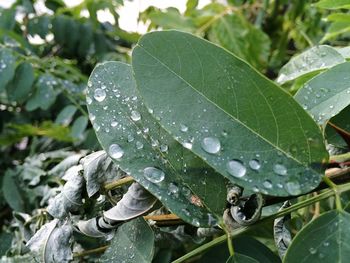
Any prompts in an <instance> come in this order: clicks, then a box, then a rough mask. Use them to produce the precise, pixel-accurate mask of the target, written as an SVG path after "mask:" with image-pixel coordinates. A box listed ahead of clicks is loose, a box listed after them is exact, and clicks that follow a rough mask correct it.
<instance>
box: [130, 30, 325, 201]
mask: <svg viewBox="0 0 350 263" xmlns="http://www.w3.org/2000/svg"><path fill="white" fill-rule="evenodd" d="M132 63H133V69H134V73H135V78H136V82H137V88H138V90H139V91H140V93H141V96H142V98H143V99H144V102H145V104H146V106H147V107H148V108H149V109H150V110H152V112H153V115H154V116H155V117H156V119H157V120H159V122H160V123H161V125H162V127H164V129H165V130H167V131H168V132H169V133H170V134H171V135H172V136H173V137H174V138H175V139H176V140H177V141H179V142H180V143H182V144H183V146H184V147H188V148H190V149H191V151H192V152H193V153H195V154H196V155H198V156H200V157H201V158H202V159H203V160H205V162H206V163H208V164H209V165H210V166H212V167H213V168H215V169H216V171H218V172H220V173H221V174H222V175H223V176H225V177H227V178H228V179H229V180H231V182H232V183H235V184H238V185H240V186H242V187H245V188H248V189H251V190H254V191H261V192H262V193H264V194H270V195H274V196H287V195H298V194H301V193H305V192H308V191H310V190H311V189H313V188H315V187H316V186H317V185H318V184H319V182H320V179H321V176H322V175H323V168H321V163H322V162H323V161H325V160H327V158H328V157H327V156H328V153H327V152H326V150H325V146H324V143H323V137H322V134H321V131H320V129H319V127H318V126H317V125H316V124H315V122H314V121H313V120H312V119H311V118H310V117H309V116H308V114H307V113H306V112H305V111H304V110H303V109H302V108H301V106H300V105H298V103H297V102H296V101H295V100H294V99H293V98H292V97H290V96H289V95H288V94H286V93H285V92H284V91H282V90H281V89H280V88H279V87H278V86H276V85H275V84H274V83H272V82H271V81H269V80H268V79H266V78H264V77H263V76H262V75H260V74H259V73H257V72H256V71H255V70H254V69H252V68H251V67H250V66H249V65H248V64H246V63H245V62H243V61H242V60H240V59H238V58H237V57H235V56H233V55H232V54H231V53H229V52H227V51H226V50H224V49H221V48H219V47H217V46H216V45H213V44H211V43H209V42H207V41H205V40H203V39H200V38H197V37H195V36H193V35H190V34H187V33H182V32H177V31H163V32H152V33H148V34H146V35H144V36H143V37H142V38H141V39H140V41H139V43H138V45H137V46H136V47H135V48H134V51H133V62H132ZM154 76H157V77H154ZM286 127H287V128H286ZM184 128H185V129H184ZM189 142H190V144H189Z"/></svg>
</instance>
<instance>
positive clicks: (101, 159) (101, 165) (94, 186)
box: [80, 151, 125, 197]
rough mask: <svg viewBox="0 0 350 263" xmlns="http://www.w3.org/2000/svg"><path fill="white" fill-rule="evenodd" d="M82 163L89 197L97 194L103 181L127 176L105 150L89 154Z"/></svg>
mask: <svg viewBox="0 0 350 263" xmlns="http://www.w3.org/2000/svg"><path fill="white" fill-rule="evenodd" d="M80 163H81V164H82V165H83V169H84V178H85V180H86V190H87V193H88V196H89V197H91V196H93V195H94V194H96V193H97V192H98V191H99V190H100V188H101V185H102V184H103V183H106V182H108V181H111V180H116V179H119V178H122V177H124V176H125V173H124V172H122V171H121V170H120V169H118V167H117V166H116V165H115V164H114V163H113V162H112V160H111V158H109V157H108V155H107V153H106V152H105V151H98V152H94V153H92V154H89V155H87V156H86V157H84V158H83V159H82V160H81V161H80Z"/></svg>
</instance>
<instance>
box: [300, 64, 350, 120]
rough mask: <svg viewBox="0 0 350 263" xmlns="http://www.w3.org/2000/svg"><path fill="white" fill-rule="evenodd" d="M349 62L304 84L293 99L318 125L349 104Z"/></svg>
mask: <svg viewBox="0 0 350 263" xmlns="http://www.w3.org/2000/svg"><path fill="white" fill-rule="evenodd" d="M349 72H350V62H345V63H342V64H340V65H337V66H334V67H333V68H331V69H329V70H327V71H326V72H324V73H322V74H320V75H318V76H316V77H314V78H313V79H311V80H310V81H308V82H306V83H305V85H304V86H303V87H302V89H300V90H299V92H298V93H297V94H296V95H295V99H296V100H297V101H298V102H299V103H300V104H301V105H302V106H303V108H304V109H305V110H307V111H308V112H309V113H310V114H311V116H312V117H313V118H314V119H315V121H317V122H318V124H320V125H325V123H326V122H327V121H328V120H329V119H330V118H332V117H333V116H335V115H336V114H338V113H339V112H340V111H341V110H343V109H344V108H345V107H346V106H348V105H349V104H350V82H349V80H350V78H349Z"/></svg>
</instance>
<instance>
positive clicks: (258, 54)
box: [209, 14, 270, 70]
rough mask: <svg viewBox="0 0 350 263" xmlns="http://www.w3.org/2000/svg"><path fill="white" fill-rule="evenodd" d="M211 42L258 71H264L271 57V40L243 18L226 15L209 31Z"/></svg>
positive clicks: (235, 15) (236, 15)
mask: <svg viewBox="0 0 350 263" xmlns="http://www.w3.org/2000/svg"><path fill="white" fill-rule="evenodd" d="M209 39H210V41H212V42H214V43H217V44H218V45H220V46H222V47H224V48H226V49H227V50H229V51H231V52H232V53H233V54H235V55H236V56H238V57H240V58H242V59H244V60H245V61H247V62H248V63H250V64H251V65H252V66H253V67H255V68H257V69H260V70H262V69H264V68H265V66H266V64H267V60H268V57H269V55H270V39H269V37H268V36H267V35H266V34H265V33H264V32H263V31H261V30H260V29H258V28H256V27H254V26H253V25H252V24H251V23H250V22H248V21H247V20H246V19H245V18H244V17H243V16H240V15H238V14H230V15H225V16H222V17H220V18H219V19H217V21H216V22H215V23H213V25H212V26H211V28H210V30H209Z"/></svg>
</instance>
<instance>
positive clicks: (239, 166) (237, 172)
mask: <svg viewBox="0 0 350 263" xmlns="http://www.w3.org/2000/svg"><path fill="white" fill-rule="evenodd" d="M226 168H227V171H228V172H229V173H230V174H231V175H233V176H235V177H238V178H240V177H243V176H244V175H245V174H246V172H247V168H245V166H244V165H243V163H242V162H241V161H239V160H235V159H234V160H231V161H229V162H228V163H227V164H226Z"/></svg>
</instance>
